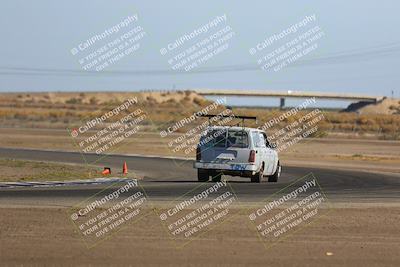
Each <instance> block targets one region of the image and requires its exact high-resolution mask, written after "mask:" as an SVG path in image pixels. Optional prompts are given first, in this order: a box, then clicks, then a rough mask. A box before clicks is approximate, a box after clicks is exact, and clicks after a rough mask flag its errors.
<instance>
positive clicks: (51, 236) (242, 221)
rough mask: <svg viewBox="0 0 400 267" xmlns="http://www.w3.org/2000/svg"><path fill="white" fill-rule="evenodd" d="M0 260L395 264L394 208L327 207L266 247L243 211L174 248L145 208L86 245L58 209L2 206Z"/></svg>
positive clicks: (399, 261)
mask: <svg viewBox="0 0 400 267" xmlns="http://www.w3.org/2000/svg"><path fill="white" fill-rule="evenodd" d="M0 214H1V216H0V225H1V228H0V236H1V239H0V240H1V241H0V242H1V250H0V261H1V263H2V265H5V266H16V265H18V266H22V265H23V266H39V265H40V266H46V265H48V266H54V265H61V266H71V265H92V266H93V265H95V266H109V265H124V266H128V265H129V266H150V265H151V266H155V265H163V266H177V265H180V266H189V265H190V266H253V265H262V266H305V265H306V266H399V265H400V255H399V253H398V251H399V250H400V235H399V232H400V228H399V224H398V221H399V219H400V217H399V214H400V208H399V207H391V208H389V207H386V208H383V207H382V208H346V209H340V208H333V209H332V210H331V212H330V213H328V214H327V215H326V216H323V217H321V218H320V219H318V221H315V222H313V223H312V224H310V225H308V226H306V227H305V228H302V229H301V230H300V231H298V232H296V233H295V234H293V235H291V236H289V237H287V238H286V239H285V240H283V241H280V242H279V243H277V245H275V246H273V247H272V248H269V249H265V247H264V246H263V244H262V243H261V242H260V240H259V239H258V237H257V236H256V234H255V232H254V229H251V228H250V227H249V226H248V223H247V222H246V220H247V218H246V217H244V216H241V217H238V218H237V219H236V220H235V221H233V222H228V223H227V224H225V225H224V226H218V227H216V228H215V229H214V230H212V231H211V232H209V234H207V235H205V236H203V237H201V238H199V239H198V240H194V241H192V242H191V243H189V244H188V245H186V246H185V247H183V248H181V249H177V248H175V247H174V244H173V243H171V242H172V241H171V239H170V238H169V236H168V235H167V233H166V232H165V229H163V227H162V226H161V224H160V220H159V218H158V217H157V216H155V215H153V214H150V215H149V216H147V217H145V218H144V219H143V220H141V221H138V222H136V223H135V224H129V225H127V226H126V227H124V228H123V229H122V230H121V231H120V232H118V233H116V234H115V235H114V236H112V237H110V238H109V239H107V240H106V241H104V242H102V243H100V244H99V245H97V246H96V247H94V248H92V249H87V248H86V246H85V244H84V243H83V241H82V240H81V238H80V236H79V234H78V233H77V231H76V229H75V228H73V225H72V224H71V221H70V218H69V217H68V216H67V209H64V208H15V207H14V208H4V207H2V208H0Z"/></svg>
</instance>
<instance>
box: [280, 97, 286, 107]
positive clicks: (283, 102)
mask: <svg viewBox="0 0 400 267" xmlns="http://www.w3.org/2000/svg"><path fill="white" fill-rule="evenodd" d="M284 107H285V98H284V97H281V103H280V104H279V108H280V109H283V108H284Z"/></svg>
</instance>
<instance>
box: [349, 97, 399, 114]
mask: <svg viewBox="0 0 400 267" xmlns="http://www.w3.org/2000/svg"><path fill="white" fill-rule="evenodd" d="M343 111H344V112H357V113H359V114H363V115H368V114H385V115H393V114H400V99H390V98H385V99H383V100H381V101H379V102H377V103H370V102H363V101H361V102H357V103H352V104H350V105H349V106H348V107H347V108H346V109H345V110H343Z"/></svg>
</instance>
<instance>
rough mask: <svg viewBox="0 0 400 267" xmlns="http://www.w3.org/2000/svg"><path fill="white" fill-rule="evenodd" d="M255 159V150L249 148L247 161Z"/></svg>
mask: <svg viewBox="0 0 400 267" xmlns="http://www.w3.org/2000/svg"><path fill="white" fill-rule="evenodd" d="M255 161H256V151H255V150H251V151H250V155H249V162H255Z"/></svg>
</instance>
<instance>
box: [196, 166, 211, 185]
mask: <svg viewBox="0 0 400 267" xmlns="http://www.w3.org/2000/svg"><path fill="white" fill-rule="evenodd" d="M209 178H210V174H209V173H208V171H207V170H204V169H197V180H198V181H199V182H208V180H209Z"/></svg>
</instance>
